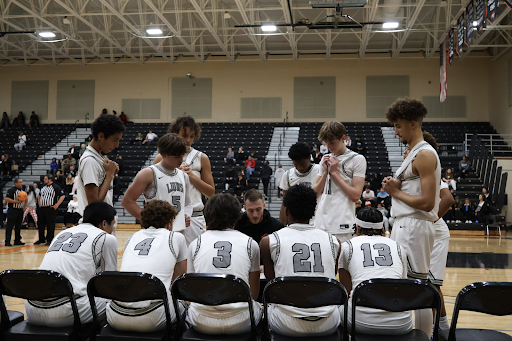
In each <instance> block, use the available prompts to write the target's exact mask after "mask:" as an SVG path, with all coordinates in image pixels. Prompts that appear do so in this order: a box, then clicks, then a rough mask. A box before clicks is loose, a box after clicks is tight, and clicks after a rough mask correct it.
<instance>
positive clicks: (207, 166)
mask: <svg viewBox="0 0 512 341" xmlns="http://www.w3.org/2000/svg"><path fill="white" fill-rule="evenodd" d="M155 161H156V160H155ZM187 174H188V176H189V178H190V182H191V183H192V184H193V185H194V186H196V188H197V189H198V190H199V192H201V193H202V194H203V195H204V196H205V197H207V198H209V197H211V196H213V195H214V194H215V184H214V183H213V175H212V165H211V163H210V159H209V158H208V156H206V154H204V153H201V177H198V176H197V175H195V174H194V173H192V172H190V173H187Z"/></svg>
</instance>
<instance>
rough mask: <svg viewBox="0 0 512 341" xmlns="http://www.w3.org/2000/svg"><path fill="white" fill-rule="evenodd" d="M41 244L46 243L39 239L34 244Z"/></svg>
mask: <svg viewBox="0 0 512 341" xmlns="http://www.w3.org/2000/svg"><path fill="white" fill-rule="evenodd" d="M39 244H44V241H42V240H38V241H37V242H35V243H34V245H39Z"/></svg>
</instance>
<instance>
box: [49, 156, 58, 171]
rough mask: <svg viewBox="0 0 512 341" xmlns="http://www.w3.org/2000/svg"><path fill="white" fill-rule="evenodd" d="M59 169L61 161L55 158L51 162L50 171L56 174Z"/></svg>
mask: <svg viewBox="0 0 512 341" xmlns="http://www.w3.org/2000/svg"><path fill="white" fill-rule="evenodd" d="M58 169H59V163H58V162H57V158H53V159H52V162H51V163H50V173H51V174H52V175H55V174H56V173H57V170H58Z"/></svg>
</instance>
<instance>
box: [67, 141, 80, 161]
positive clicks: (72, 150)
mask: <svg viewBox="0 0 512 341" xmlns="http://www.w3.org/2000/svg"><path fill="white" fill-rule="evenodd" d="M68 154H71V156H73V159H75V160H78V159H79V158H80V151H79V149H78V148H76V147H75V144H74V143H71V147H70V148H69V149H68Z"/></svg>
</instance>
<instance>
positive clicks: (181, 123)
mask: <svg viewBox="0 0 512 341" xmlns="http://www.w3.org/2000/svg"><path fill="white" fill-rule="evenodd" d="M167 132H168V133H174V134H176V135H178V136H180V137H181V138H182V139H183V140H185V144H186V145H187V150H188V149H189V148H190V146H192V144H193V143H194V141H199V138H201V126H200V125H199V123H197V122H196V120H194V118H193V117H192V116H189V115H187V116H181V117H179V118H177V119H175V120H174V121H172V122H171V124H169V128H168V129H167Z"/></svg>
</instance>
